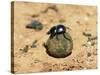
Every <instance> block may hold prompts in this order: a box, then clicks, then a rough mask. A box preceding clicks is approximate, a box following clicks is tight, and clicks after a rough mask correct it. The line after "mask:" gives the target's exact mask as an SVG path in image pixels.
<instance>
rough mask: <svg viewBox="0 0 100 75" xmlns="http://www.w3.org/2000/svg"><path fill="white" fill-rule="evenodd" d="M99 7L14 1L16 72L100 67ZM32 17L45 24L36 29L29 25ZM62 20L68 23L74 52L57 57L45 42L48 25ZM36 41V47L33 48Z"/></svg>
mask: <svg viewBox="0 0 100 75" xmlns="http://www.w3.org/2000/svg"><path fill="white" fill-rule="evenodd" d="M96 11H97V8H96V7H95V6H81V5H67V4H66V5H63V4H43V3H28V2H14V62H13V64H14V72H15V73H29V72H48V71H64V70H66V71H68V70H83V69H96V68H97V29H96V27H97V26H96V24H97V12H96ZM32 20H38V21H40V22H41V23H42V24H43V29H42V30H40V31H36V30H34V29H28V28H26V25H27V24H30V23H31V22H32ZM59 23H62V24H64V25H65V26H66V27H69V28H70V30H67V32H68V33H69V34H70V35H71V37H72V40H73V50H72V54H71V55H70V56H68V57H66V58H54V57H51V56H49V55H48V54H47V53H46V49H45V47H44V46H43V43H45V42H46V41H47V39H48V38H49V35H47V34H46V33H47V32H48V31H49V29H50V28H51V27H52V26H54V25H57V24H59ZM34 41H37V42H36V43H35V45H36V46H35V47H33V48H31V45H32V43H33V42H34Z"/></svg>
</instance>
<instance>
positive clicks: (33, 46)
mask: <svg viewBox="0 0 100 75" xmlns="http://www.w3.org/2000/svg"><path fill="white" fill-rule="evenodd" d="M36 43H37V40H35V41H33V43H32V45H31V48H35V47H36V45H35V44H36Z"/></svg>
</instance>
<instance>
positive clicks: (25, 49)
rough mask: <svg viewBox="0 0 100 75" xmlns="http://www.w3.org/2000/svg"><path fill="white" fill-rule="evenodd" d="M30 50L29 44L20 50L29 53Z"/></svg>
mask: <svg viewBox="0 0 100 75" xmlns="http://www.w3.org/2000/svg"><path fill="white" fill-rule="evenodd" d="M28 50H29V46H28V45H26V46H25V47H24V48H23V49H20V51H22V52H24V53H27V52H28Z"/></svg>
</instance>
